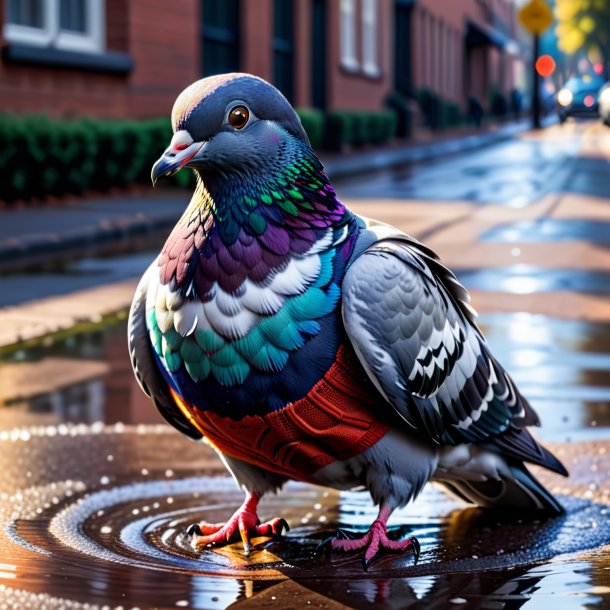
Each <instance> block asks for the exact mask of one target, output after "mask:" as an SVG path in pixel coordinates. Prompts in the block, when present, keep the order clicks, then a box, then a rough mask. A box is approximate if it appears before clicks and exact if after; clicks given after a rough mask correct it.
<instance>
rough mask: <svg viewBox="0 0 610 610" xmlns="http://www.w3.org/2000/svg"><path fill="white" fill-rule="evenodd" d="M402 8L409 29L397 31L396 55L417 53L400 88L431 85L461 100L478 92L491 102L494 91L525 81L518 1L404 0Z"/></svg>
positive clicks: (399, 78)
mask: <svg viewBox="0 0 610 610" xmlns="http://www.w3.org/2000/svg"><path fill="white" fill-rule="evenodd" d="M396 11H397V19H396V20H395V23H396V26H397V27H400V28H402V31H403V32H408V34H407V35H406V36H405V35H401V36H399V35H398V33H397V35H396V40H397V47H396V56H397V57H401V56H402V57H405V56H408V53H409V50H410V51H411V53H412V55H411V58H412V59H411V62H410V63H409V65H408V66H406V67H405V68H403V71H402V72H401V73H397V75H396V80H395V84H396V88H397V89H399V90H402V91H404V92H408V91H410V90H413V89H415V90H417V89H421V88H428V89H431V90H433V91H435V92H436V93H439V94H440V95H441V96H443V97H444V98H445V99H447V100H450V101H454V102H457V103H460V104H464V102H465V101H466V99H467V98H468V97H469V96H471V95H472V96H475V97H476V98H477V99H479V101H480V102H481V103H482V104H483V105H484V106H486V105H487V104H488V101H489V96H490V93H491V91H492V90H494V89H495V90H497V91H499V92H502V93H503V94H505V95H506V94H507V93H508V92H510V91H511V89H513V88H515V87H521V86H523V85H524V82H523V81H524V76H523V65H524V64H523V57H522V54H521V51H520V47H519V44H518V43H517V42H516V40H515V38H516V14H515V4H514V2H513V0H459V1H457V2H438V1H437V0H419V1H417V2H413V1H409V0H407V1H404V0H403V1H402V2H400V1H398V2H397V3H396ZM401 24H402V25H401ZM399 61H400V60H397V62H396V63H398V62H399Z"/></svg>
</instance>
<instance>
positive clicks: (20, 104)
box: [0, 0, 200, 117]
mask: <svg viewBox="0 0 610 610" xmlns="http://www.w3.org/2000/svg"><path fill="white" fill-rule="evenodd" d="M4 14H5V13H4V0H0V25H2V24H3V20H4ZM106 18H107V27H106V32H107V37H106V38H107V39H106V47H107V49H108V50H109V51H120V52H127V53H129V54H130V55H131V57H132V59H133V62H134V67H133V70H132V71H131V73H129V74H127V75H113V74H100V73H97V72H91V71H86V70H82V69H68V68H61V67H60V68H55V67H47V66H35V65H24V64H17V63H7V62H4V61H2V62H0V110H9V111H15V112H19V113H23V112H40V113H45V114H49V115H51V116H62V117H75V116H82V115H88V116H103V117H128V116H131V117H152V116H168V115H169V113H170V110H171V107H172V104H173V101H174V99H175V97H176V95H177V94H178V93H179V92H180V91H181V90H182V89H183V88H184V87H185V86H186V85H187V84H189V83H190V82H192V81H193V80H195V79H197V78H198V77H199V62H200V58H199V44H200V41H199V31H200V27H199V1H198V0H172V2H167V1H166V0H131V1H130V2H126V1H125V0H106ZM0 31H1V28H0ZM0 43H1V44H2V45H3V46H4V44H6V41H4V40H0Z"/></svg>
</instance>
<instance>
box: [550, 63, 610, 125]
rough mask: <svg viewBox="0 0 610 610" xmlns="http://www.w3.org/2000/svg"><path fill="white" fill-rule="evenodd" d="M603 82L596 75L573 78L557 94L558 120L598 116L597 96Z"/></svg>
mask: <svg viewBox="0 0 610 610" xmlns="http://www.w3.org/2000/svg"><path fill="white" fill-rule="evenodd" d="M603 85H604V81H603V79H602V78H601V77H600V76H597V75H588V74H586V75H584V76H573V77H572V78H570V79H569V80H568V81H567V82H566V83H565V85H564V86H563V87H562V88H561V89H560V90H559V91H558V92H557V106H558V109H557V111H558V114H559V120H560V121H561V122H562V123H563V122H565V120H566V119H567V118H568V117H571V116H598V114H599V107H598V96H599V93H600V89H601V88H602V87H603Z"/></svg>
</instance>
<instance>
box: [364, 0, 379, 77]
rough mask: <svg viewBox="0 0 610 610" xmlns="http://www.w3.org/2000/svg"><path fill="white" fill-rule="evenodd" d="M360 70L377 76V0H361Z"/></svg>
mask: <svg viewBox="0 0 610 610" xmlns="http://www.w3.org/2000/svg"><path fill="white" fill-rule="evenodd" d="M362 70H363V71H364V73H365V74H368V75H369V76H377V75H378V74H379V68H378V66H377V0H362Z"/></svg>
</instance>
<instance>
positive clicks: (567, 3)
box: [555, 0, 610, 61]
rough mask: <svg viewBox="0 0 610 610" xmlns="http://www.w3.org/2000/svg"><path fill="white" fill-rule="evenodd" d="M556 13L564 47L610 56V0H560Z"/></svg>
mask: <svg viewBox="0 0 610 610" xmlns="http://www.w3.org/2000/svg"><path fill="white" fill-rule="evenodd" d="M555 17H556V18H557V29H556V33H557V38H558V44H559V48H560V49H561V50H562V51H564V52H565V53H567V54H569V55H573V54H575V53H577V52H578V51H580V50H585V51H586V52H588V53H593V54H595V55H598V56H599V59H602V60H605V61H608V60H609V59H610V0H556V3H555Z"/></svg>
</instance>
